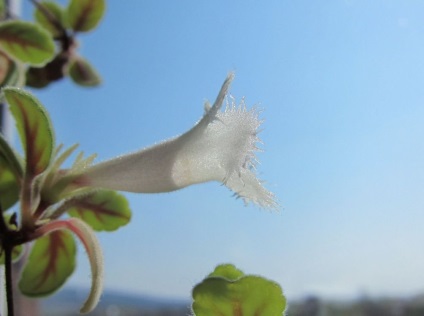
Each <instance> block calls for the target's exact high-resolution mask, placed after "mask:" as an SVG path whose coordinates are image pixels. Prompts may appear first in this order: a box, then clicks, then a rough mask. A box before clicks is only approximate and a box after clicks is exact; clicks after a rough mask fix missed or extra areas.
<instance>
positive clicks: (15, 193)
mask: <svg viewBox="0 0 424 316" xmlns="http://www.w3.org/2000/svg"><path fill="white" fill-rule="evenodd" d="M22 173H23V172H22V166H21V164H20V163H19V159H18V157H17V156H16V154H15V153H14V152H13V150H12V148H11V147H10V146H9V144H8V143H7V142H6V140H5V139H4V138H3V137H2V136H1V135H0V205H1V208H2V209H3V211H5V210H7V209H8V208H9V207H11V206H12V205H13V204H15V203H16V202H17V201H18V199H19V192H20V185H19V183H20V179H21V178H22Z"/></svg>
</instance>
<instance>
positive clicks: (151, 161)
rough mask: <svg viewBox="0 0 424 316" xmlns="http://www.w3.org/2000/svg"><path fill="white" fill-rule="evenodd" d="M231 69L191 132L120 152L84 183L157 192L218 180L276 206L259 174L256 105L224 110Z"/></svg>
mask: <svg viewBox="0 0 424 316" xmlns="http://www.w3.org/2000/svg"><path fill="white" fill-rule="evenodd" d="M233 78H234V74H232V73H230V74H229V75H228V77H227V78H226V80H225V82H224V84H223V85H222V88H221V91H220V92H219V94H218V97H217V99H216V101H215V103H214V105H213V106H212V107H209V106H207V107H206V113H205V115H204V116H203V118H202V119H201V120H200V121H199V122H198V123H197V124H196V125H195V126H194V127H193V128H192V129H190V130H189V131H188V132H186V133H184V134H182V135H181V136H178V137H175V138H172V139H170V140H167V141H164V142H162V143H159V144H157V145H154V146H152V147H148V148H145V149H143V150H141V151H139V152H135V153H131V154H128V155H124V156H120V157H117V158H114V159H111V160H108V161H105V162H102V163H99V164H97V165H94V166H92V167H89V168H87V169H86V170H85V171H84V173H83V175H82V178H80V181H78V182H79V183H80V184H84V185H88V186H93V187H101V188H106V189H112V190H120V191H129V192H139V193H158V192H169V191H174V190H178V189H181V188H184V187H186V186H189V185H191V184H196V183H201V182H207V181H219V182H222V183H223V184H224V185H226V186H227V187H228V188H230V189H231V190H232V191H234V192H235V195H236V196H238V197H241V198H243V200H244V202H245V203H246V204H247V203H249V202H253V203H255V204H257V205H259V206H261V207H264V208H276V207H277V203H276V202H275V199H274V195H273V194H272V193H271V192H269V191H267V190H266V189H265V188H264V187H263V186H262V183H261V181H260V180H258V179H257V178H256V175H255V173H254V165H255V161H256V159H255V151H257V150H258V148H257V147H256V143H257V142H258V141H259V138H258V137H257V133H258V128H259V126H260V124H261V121H260V120H259V119H258V112H257V111H256V110H255V109H250V110H247V109H246V107H245V105H244V102H241V104H240V105H238V106H236V105H235V103H234V100H232V102H231V104H227V107H226V109H225V111H219V110H220V108H221V106H222V103H223V101H224V98H225V96H226V95H227V92H228V88H229V85H230V83H231V81H232V80H233Z"/></svg>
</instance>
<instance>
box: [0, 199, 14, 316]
mask: <svg viewBox="0 0 424 316" xmlns="http://www.w3.org/2000/svg"><path fill="white" fill-rule="evenodd" d="M0 242H1V246H2V248H3V251H4V275H5V281H6V304H7V316H14V314H15V313H14V309H13V283H12V282H13V280H12V251H13V244H12V239H11V236H10V230H9V228H8V227H7V225H6V221H5V219H4V214H3V208H2V207H1V205H0Z"/></svg>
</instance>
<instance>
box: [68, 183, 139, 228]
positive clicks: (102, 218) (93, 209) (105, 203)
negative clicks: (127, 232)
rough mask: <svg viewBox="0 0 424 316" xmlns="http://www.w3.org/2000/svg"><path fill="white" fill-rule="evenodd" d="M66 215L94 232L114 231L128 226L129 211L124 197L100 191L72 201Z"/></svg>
mask: <svg viewBox="0 0 424 316" xmlns="http://www.w3.org/2000/svg"><path fill="white" fill-rule="evenodd" d="M70 205H72V207H71V208H69V210H68V214H69V215H70V216H72V217H77V218H80V219H82V220H83V221H84V222H86V223H87V224H88V225H90V226H91V228H93V229H94V230H96V231H103V230H105V231H114V230H117V229H118V228H119V227H121V226H124V225H126V224H128V222H129V221H130V219H131V210H130V208H129V204H128V201H127V199H126V198H125V196H124V195H122V194H119V193H117V192H115V191H109V190H101V191H96V192H94V193H92V194H89V195H86V196H82V197H79V198H75V199H72V200H71V201H70Z"/></svg>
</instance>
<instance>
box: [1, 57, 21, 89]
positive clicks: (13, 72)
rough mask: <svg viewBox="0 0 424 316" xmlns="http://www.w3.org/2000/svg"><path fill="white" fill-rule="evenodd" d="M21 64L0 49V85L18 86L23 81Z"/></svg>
mask: <svg viewBox="0 0 424 316" xmlns="http://www.w3.org/2000/svg"><path fill="white" fill-rule="evenodd" d="M23 77H24V69H23V67H22V65H19V64H18V63H17V62H15V61H13V60H12V59H11V58H10V57H9V56H7V55H6V54H4V53H3V52H1V51H0V86H1V87H4V86H20V85H22V84H23V81H24V78H23Z"/></svg>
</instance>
